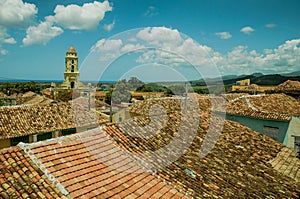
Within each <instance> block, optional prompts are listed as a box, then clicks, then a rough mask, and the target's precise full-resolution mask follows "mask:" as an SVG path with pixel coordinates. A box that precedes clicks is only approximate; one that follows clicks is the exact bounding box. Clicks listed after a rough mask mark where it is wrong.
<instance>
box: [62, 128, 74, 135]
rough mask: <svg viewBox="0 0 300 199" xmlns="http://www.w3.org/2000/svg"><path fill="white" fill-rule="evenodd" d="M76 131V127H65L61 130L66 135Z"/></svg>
mask: <svg viewBox="0 0 300 199" xmlns="http://www.w3.org/2000/svg"><path fill="white" fill-rule="evenodd" d="M74 133H76V128H72V129H64V130H62V132H61V135H63V136H65V135H71V134H74Z"/></svg>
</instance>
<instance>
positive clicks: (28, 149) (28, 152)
mask: <svg viewBox="0 0 300 199" xmlns="http://www.w3.org/2000/svg"><path fill="white" fill-rule="evenodd" d="M17 146H19V147H20V148H21V149H23V151H24V153H25V154H26V155H27V156H28V157H29V158H30V159H31V161H32V162H33V164H35V166H37V167H38V168H39V169H40V170H41V171H42V172H43V174H44V175H45V176H46V177H47V178H48V180H49V181H50V182H51V183H52V184H53V185H54V186H55V187H56V188H57V189H58V190H59V191H60V192H61V193H62V194H63V195H65V196H67V195H69V192H68V191H67V190H66V188H65V187H64V186H63V185H62V184H61V183H60V182H59V181H58V179H56V178H55V177H54V175H52V174H49V171H48V169H47V168H46V166H45V165H44V164H43V163H42V161H41V160H40V159H38V158H37V157H36V156H35V155H34V153H33V151H32V150H31V147H30V144H25V143H22V142H21V143H19V144H18V145H17Z"/></svg>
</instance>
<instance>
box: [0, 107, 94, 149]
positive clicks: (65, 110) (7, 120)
mask: <svg viewBox="0 0 300 199" xmlns="http://www.w3.org/2000/svg"><path fill="white" fill-rule="evenodd" d="M97 126H98V114H96V113H95V112H92V111H89V110H88V108H87V106H83V105H82V104H78V103H77V104H72V103H71V102H70V103H64V102H60V103H50V104H47V105H41V104H37V105H29V104H27V105H19V106H9V107H0V148H6V147H10V146H14V145H17V144H18V143H19V142H24V143H32V142H37V141H41V140H45V139H50V138H55V137H59V136H62V135H68V134H72V133H76V132H81V131H84V130H87V129H90V128H95V127H97Z"/></svg>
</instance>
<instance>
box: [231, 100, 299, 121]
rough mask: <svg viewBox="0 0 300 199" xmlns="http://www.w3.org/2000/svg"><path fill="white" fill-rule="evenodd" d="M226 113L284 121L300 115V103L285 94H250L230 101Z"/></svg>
mask: <svg viewBox="0 0 300 199" xmlns="http://www.w3.org/2000/svg"><path fill="white" fill-rule="evenodd" d="M226 113H227V114H232V115H242V116H248V117H254V118H261V119H273V120H283V121H284V120H290V119H291V116H292V115H294V116H300V103H299V102H298V101H297V100H295V99H294V98H292V97H290V96H288V95H285V94H268V95H255V96H251V95H248V96H241V97H238V98H235V99H233V100H231V101H229V102H228V103H227V107H226Z"/></svg>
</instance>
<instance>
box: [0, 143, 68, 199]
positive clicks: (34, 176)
mask: <svg viewBox="0 0 300 199" xmlns="http://www.w3.org/2000/svg"><path fill="white" fill-rule="evenodd" d="M0 159H1V162H0V184H1V186H0V197H1V198H66V197H65V196H63V194H62V193H61V192H60V191H59V190H58V189H57V188H56V187H55V186H54V185H52V184H51V182H50V181H49V180H48V179H47V178H46V176H45V175H44V174H43V173H42V172H41V171H40V170H39V169H38V168H37V167H36V166H35V165H34V164H33V163H32V161H31V160H30V158H29V157H28V156H27V155H26V154H25V153H24V151H23V150H22V149H21V148H20V147H18V146H16V147H11V148H8V149H3V150H1V151H0Z"/></svg>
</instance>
